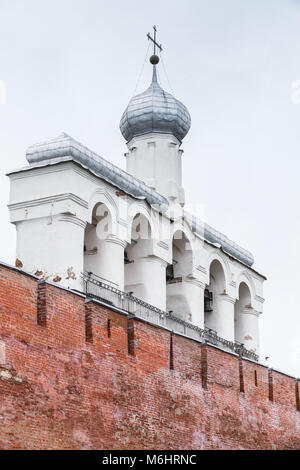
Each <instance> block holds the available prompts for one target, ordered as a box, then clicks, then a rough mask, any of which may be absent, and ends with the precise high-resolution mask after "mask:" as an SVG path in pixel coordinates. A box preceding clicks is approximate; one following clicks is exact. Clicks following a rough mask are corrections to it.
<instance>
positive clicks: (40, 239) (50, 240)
mask: <svg viewBox="0 0 300 470" xmlns="http://www.w3.org/2000/svg"><path fill="white" fill-rule="evenodd" d="M84 225H85V224H84V223H83V222H82V221H80V220H79V219H76V218H73V217H72V216H68V215H58V216H54V217H52V218H49V217H43V218H41V219H32V220H26V221H20V222H18V223H17V224H16V229H17V250H16V258H17V260H19V261H18V263H19V262H21V263H22V266H23V267H24V269H25V270H27V271H29V272H32V273H37V275H42V276H43V277H44V278H46V279H49V280H51V281H55V282H58V283H59V284H63V285H64V286H66V287H69V288H71V289H78V290H81V278H80V276H81V272H82V267H83V239H84ZM38 273H40V274H38Z"/></svg>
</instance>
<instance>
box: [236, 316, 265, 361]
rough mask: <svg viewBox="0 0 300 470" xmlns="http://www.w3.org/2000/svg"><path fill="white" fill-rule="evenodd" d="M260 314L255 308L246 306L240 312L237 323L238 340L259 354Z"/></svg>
mask: <svg viewBox="0 0 300 470" xmlns="http://www.w3.org/2000/svg"><path fill="white" fill-rule="evenodd" d="M259 315H260V314H259V312H257V311H256V310H254V309H253V308H251V307H248V308H247V307H246V308H244V310H242V312H240V314H239V321H238V322H237V323H236V340H237V341H239V342H241V343H243V344H244V347H245V348H246V349H248V350H249V351H253V352H254V353H255V354H259V325H258V321H259Z"/></svg>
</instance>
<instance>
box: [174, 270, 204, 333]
mask: <svg viewBox="0 0 300 470" xmlns="http://www.w3.org/2000/svg"><path fill="white" fill-rule="evenodd" d="M204 288H205V285H204V284H202V283H201V282H200V281H198V280H197V279H184V280H182V281H181V282H174V283H173V282H171V283H168V284H167V310H172V311H173V313H174V315H176V316H177V317H179V318H181V319H183V320H185V321H188V322H190V323H193V324H194V325H197V326H199V327H200V328H204Z"/></svg>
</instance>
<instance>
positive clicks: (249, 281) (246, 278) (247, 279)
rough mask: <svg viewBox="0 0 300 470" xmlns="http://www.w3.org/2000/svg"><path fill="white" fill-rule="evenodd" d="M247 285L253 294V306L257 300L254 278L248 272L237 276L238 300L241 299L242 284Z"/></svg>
mask: <svg viewBox="0 0 300 470" xmlns="http://www.w3.org/2000/svg"><path fill="white" fill-rule="evenodd" d="M242 282H243V283H245V284H246V285H247V286H248V289H249V291H250V294H251V305H252V303H253V300H254V299H255V286H254V282H253V279H252V277H251V276H250V274H249V273H248V271H246V270H244V271H242V272H240V273H239V274H238V276H237V282H236V299H239V288H240V285H241V283H242Z"/></svg>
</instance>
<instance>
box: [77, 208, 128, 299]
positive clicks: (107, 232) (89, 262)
mask: <svg viewBox="0 0 300 470" xmlns="http://www.w3.org/2000/svg"><path fill="white" fill-rule="evenodd" d="M84 272H85V273H89V274H90V275H93V276H97V277H98V278H100V279H98V280H100V281H101V282H104V283H106V284H109V285H110V286H111V287H114V288H117V289H120V290H123V289H124V242H122V240H119V239H118V237H116V236H115V235H114V234H113V227H112V215H111V212H110V210H109V208H108V207H107V206H106V205H105V204H102V203H99V204H97V205H96V206H95V207H94V210H93V213H92V221H91V223H89V224H87V226H86V229H85V237H84Z"/></svg>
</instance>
